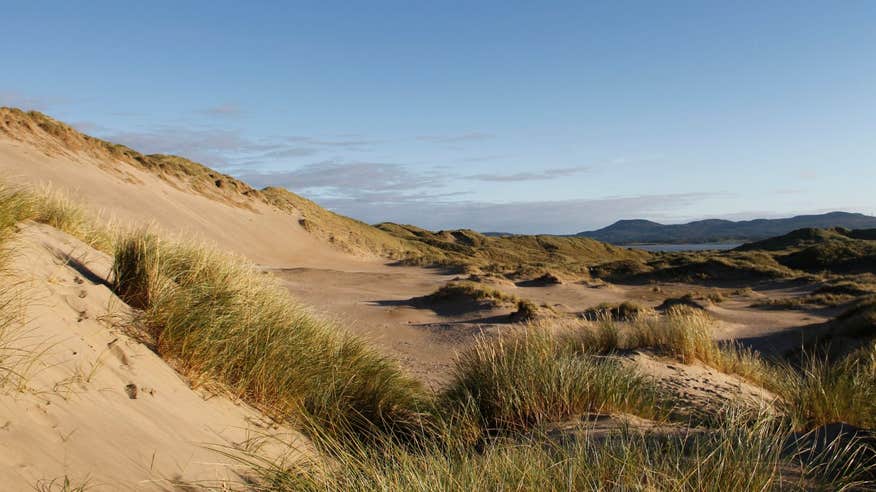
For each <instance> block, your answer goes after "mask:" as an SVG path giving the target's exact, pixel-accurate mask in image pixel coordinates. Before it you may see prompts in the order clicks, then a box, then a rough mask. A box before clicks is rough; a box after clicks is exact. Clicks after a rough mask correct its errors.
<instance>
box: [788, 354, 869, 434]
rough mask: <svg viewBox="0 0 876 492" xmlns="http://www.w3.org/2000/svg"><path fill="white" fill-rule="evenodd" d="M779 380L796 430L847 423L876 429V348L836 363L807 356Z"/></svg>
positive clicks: (812, 355)
mask: <svg viewBox="0 0 876 492" xmlns="http://www.w3.org/2000/svg"><path fill="white" fill-rule="evenodd" d="M784 372H785V374H784V377H778V378H776V379H775V383H774V384H775V385H776V386H777V387H776V388H775V390H776V392H777V393H778V394H779V395H781V396H782V406H783V409H784V411H785V413H786V414H787V415H789V416H790V417H791V418H792V420H793V422H794V425H795V427H796V428H798V429H811V428H814V427H817V426H819V425H824V424H828V423H832V422H846V423H848V424H851V425H855V426H858V427H863V428H865V429H876V345H873V344H872V343H871V346H870V347H868V348H864V349H863V350H861V351H859V352H857V353H855V354H852V355H850V356H847V357H845V358H844V359H842V360H840V361H832V360H830V359H828V358H827V357H824V356H818V355H816V354H806V355H805V356H804V357H803V361H802V363H801V364H800V365H799V366H798V367H795V366H791V365H786V366H785V368H784Z"/></svg>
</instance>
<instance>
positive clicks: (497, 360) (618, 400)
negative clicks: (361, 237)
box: [0, 187, 876, 490]
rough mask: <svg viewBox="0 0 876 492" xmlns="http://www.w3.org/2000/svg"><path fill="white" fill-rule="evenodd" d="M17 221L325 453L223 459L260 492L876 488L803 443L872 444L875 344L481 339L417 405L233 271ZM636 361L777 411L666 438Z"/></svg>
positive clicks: (152, 241) (633, 333)
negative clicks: (764, 395)
mask: <svg viewBox="0 0 876 492" xmlns="http://www.w3.org/2000/svg"><path fill="white" fill-rule="evenodd" d="M22 220H35V221H40V222H44V223H46V224H49V225H52V226H54V227H57V228H59V229H61V230H63V231H65V232H68V233H70V234H72V235H74V236H76V237H79V238H81V239H84V240H86V241H88V242H89V243H90V244H92V245H94V246H95V247H97V248H99V249H103V250H105V251H108V252H110V253H111V255H112V257H113V263H114V264H113V270H112V276H111V278H110V279H109V281H110V284H111V286H112V289H113V290H114V291H115V292H116V293H117V294H118V295H119V296H120V297H121V298H122V299H123V300H124V301H125V302H127V303H128V304H130V305H131V306H132V307H134V308H137V309H139V310H140V316H139V319H138V322H137V324H136V326H135V327H134V328H135V329H138V330H139V333H140V336H141V337H142V338H143V340H144V341H145V342H146V343H148V344H149V345H150V346H151V347H152V348H153V350H155V351H156V352H157V353H158V354H159V355H161V356H162V357H163V358H165V359H166V360H167V361H168V362H169V363H170V364H171V365H172V366H173V367H174V368H176V369H177V370H178V371H179V372H180V373H182V374H183V375H184V376H186V377H187V378H188V380H189V381H190V382H191V384H193V385H197V386H201V387H204V388H207V389H210V390H213V391H220V392H226V393H230V394H232V395H234V396H236V397H238V398H240V399H242V400H243V401H246V402H248V403H250V404H252V405H254V406H255V407H257V408H259V409H261V410H262V411H264V412H265V413H266V414H268V415H270V416H272V417H274V418H276V419H279V420H283V421H285V422H289V423H293V424H294V425H296V426H298V427H299V428H302V429H304V430H305V431H306V432H307V434H308V435H309V436H310V437H311V439H312V440H313V442H314V444H316V446H317V448H318V449H319V450H320V452H321V455H320V456H321V457H320V459H316V460H315V461H308V462H306V463H301V462H297V463H291V462H288V461H273V460H267V459H266V458H264V457H261V456H258V455H254V454H252V453H248V452H245V451H243V450H239V449H235V450H225V451H224V452H227V453H230V454H234V455H235V456H236V457H237V458H238V459H239V460H240V461H241V462H242V463H244V464H246V465H248V466H249V468H250V470H251V473H252V474H253V475H254V478H253V481H252V482H251V483H250V484H249V486H250V487H252V488H254V489H263V490H339V489H345V490H374V489H382V490H472V489H483V488H486V489H496V488H498V489H511V488H513V489H521V488H522V489H531V488H535V487H536V486H537V487H538V488H540V489H544V490H569V489H619V490H622V489H643V488H644V489H658V490H733V489H760V490H778V489H800V490H804V489H811V488H813V487H815V488H826V489H834V490H839V489H851V488H854V487H872V486H873V485H874V482H873V481H872V480H873V473H874V470H876V463H874V461H873V455H872V454H869V455H868V454H867V453H868V451H867V447H866V446H867V444H865V443H858V442H857V441H854V440H853V441H850V442H846V443H845V444H843V445H842V446H841V447H839V448H830V449H829V450H828V451H825V452H816V451H815V450H814V449H810V448H809V447H810V446H811V445H812V442H813V441H812V439H806V438H803V437H801V436H805V435H806V434H801V432H807V431H811V432H818V429H819V427H820V426H822V425H824V424H828V423H832V422H838V421H842V422H847V423H849V424H852V425H856V426H859V427H862V428H865V429H873V428H874V426H876V422H874V420H873V416H874V415H876V409H874V407H873V402H874V401H876V346H874V345H873V341H872V340H873V338H868V339H867V340H869V341H868V342H866V343H864V344H860V345H859V346H858V347H857V348H856V349H855V350H854V351H853V352H851V353H849V354H845V355H842V356H841V357H839V356H835V357H836V358H834V359H828V358H827V356H826V355H822V353H821V352H817V351H813V352H812V356H811V357H810V358H808V359H803V360H802V361H801V362H799V363H791V362H786V363H781V362H775V361H771V360H766V359H764V358H763V357H762V356H760V355H759V354H757V353H755V352H752V351H750V350H748V349H744V348H742V347H740V346H738V345H735V344H732V343H718V342H715V341H714V340H713V338H712V335H711V332H710V330H711V320H710V318H709V317H708V315H707V314H705V313H702V312H699V311H697V310H691V309H685V308H683V307H675V308H670V309H668V310H667V312H666V313H665V314H658V313H656V312H649V313H642V314H641V315H637V316H634V317H633V316H631V317H629V318H628V319H627V321H623V322H619V321H615V320H614V319H612V317H611V316H606V317H603V318H601V319H598V320H596V321H586V320H579V321H574V322H570V321H568V320H565V321H563V320H555V319H540V320H538V321H535V322H531V323H528V324H524V325H521V326H519V327H518V328H516V329H513V330H512V331H509V332H507V333H501V334H499V335H498V336H488V335H482V336H480V337H478V338H477V339H476V341H475V342H474V343H473V344H472V346H471V347H470V348H469V349H468V350H467V351H465V352H463V353H461V354H460V355H459V357H458V359H457V360H456V362H455V365H454V368H453V372H452V378H451V381H450V382H449V384H448V385H447V386H446V387H443V388H439V389H437V390H426V389H424V388H423V387H422V386H421V385H420V384H419V383H418V382H417V381H416V380H414V379H413V378H412V377H410V376H408V375H407V374H405V372H404V371H402V370H401V369H400V368H399V366H398V365H397V364H396V363H395V362H394V361H393V360H391V359H389V358H387V357H385V356H382V355H380V354H378V353H377V352H376V351H375V350H374V349H373V348H371V347H370V346H369V345H368V344H367V343H366V342H364V341H362V340H361V339H359V338H357V337H355V336H353V335H351V334H349V333H348V332H347V331H346V330H344V329H343V328H342V327H339V326H337V325H336V324H334V323H331V322H328V321H325V320H323V319H321V318H320V317H319V316H316V315H314V314H313V313H311V312H310V311H309V310H308V309H306V308H305V307H303V306H301V305H299V304H297V303H296V302H295V301H294V300H292V299H291V298H290V296H289V295H288V293H287V292H286V291H285V290H284V289H283V288H282V287H280V286H279V285H278V284H277V282H276V281H275V280H273V279H272V277H270V276H267V275H264V274H262V273H260V272H259V271H258V270H257V269H256V268H255V267H254V266H253V265H252V264H251V263H249V262H248V261H246V260H244V259H241V258H239V257H236V256H233V255H230V254H228V253H225V252H222V251H219V250H217V249H215V248H213V247H211V246H207V245H201V244H192V243H190V242H184V241H177V240H168V239H166V238H163V237H161V236H160V234H159V233H157V232H154V231H149V230H135V231H123V230H118V228H111V227H106V226H101V225H99V224H100V222H99V221H96V220H95V219H94V218H93V217H92V216H90V215H89V214H88V213H86V212H85V211H83V209H81V208H79V207H77V206H76V205H75V204H72V203H70V202H69V201H67V200H65V199H64V198H63V196H60V195H58V194H52V193H37V192H31V191H26V190H16V189H11V188H8V187H6V188H2V189H0V234H2V236H0V237H4V238H5V237H9V236H10V235H13V234H14V231H15V224H16V223H18V222H20V221H22ZM463 289H464V290H465V289H466V288H465V287H463ZM478 292H480V290H478ZM472 295H476V296H477V295H486V296H487V297H490V295H489V293H488V294H477V293H475V294H472ZM857 309H858V311H855V312H854V313H850V314H849V315H848V316H849V318H848V319H852V318H854V320H857V321H855V323H858V322H860V320H864V322H866V320H869V319H870V318H869V317H868V316H870V315H871V313H872V312H871V310H870V309H871V307H870V305H869V304H863V305H861V306H859V307H858V308H857ZM849 326H851V325H849ZM855 326H859V325H857V324H855ZM865 333H866V332H865ZM0 348H2V344H0ZM636 352H645V353H648V354H653V356H655V357H668V358H671V359H675V360H678V361H679V362H681V363H694V362H697V363H701V364H704V365H707V366H710V367H714V368H716V369H717V370H719V371H722V372H725V373H728V374H734V375H738V376H739V377H741V378H743V379H745V380H747V381H749V382H751V383H753V384H756V385H758V386H761V387H764V388H766V389H767V390H769V391H771V392H772V393H773V394H775V395H776V401H774V402H771V407H772V408H773V411H769V412H766V411H763V410H757V409H754V408H751V407H748V408H734V409H730V410H729V411H727V412H725V413H722V414H718V415H713V416H712V418H711V419H709V420H707V421H703V422H690V421H678V420H675V419H677V417H675V416H674V414H673V413H672V406H673V395H672V394H671V393H668V392H667V391H665V390H663V389H659V388H658V387H657V386H656V385H654V384H653V382H652V381H651V380H650V376H648V375H647V374H642V373H640V372H638V370H637V369H636V368H635V366H633V365H631V364H630V363H629V360H630V358H629V356H630V355H631V354H633V353H636ZM0 362H2V361H0ZM596 414H598V415H631V416H635V417H636V418H640V419H645V420H646V421H647V422H651V423H653V424H654V425H658V426H659V425H666V426H670V427H672V428H674V429H676V431H673V432H662V433H661V432H656V433H655V432H649V431H645V430H643V429H637V428H634V427H630V428H625V429H621V430H620V431H618V432H615V433H612V434H610V435H608V436H607V437H601V438H596V437H595V435H593V434H590V433H588V431H587V429H588V427H587V426H588V425H589V424H588V422H589V419H590V418H592V417H593V416H594V415H596ZM563 422H574V423H575V424H574V426H573V427H574V429H576V430H575V432H573V433H562V432H561V433H560V434H557V433H556V432H552V431H551V426H552V425H554V424H559V423H563ZM869 452H871V453H872V451H869ZM804 457H805V458H804ZM868 480H869V482H868Z"/></svg>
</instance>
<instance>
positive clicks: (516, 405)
mask: <svg viewBox="0 0 876 492" xmlns="http://www.w3.org/2000/svg"><path fill="white" fill-rule="evenodd" d="M591 345H592V341H589V340H588V343H582V339H581V338H580V337H579V336H576V335H575V334H573V333H572V332H552V331H548V330H541V329H538V328H537V327H529V328H528V329H525V330H524V331H523V332H521V333H517V334H511V335H503V336H500V337H498V338H495V339H485V338H481V339H479V340H478V341H476V342H475V344H474V346H473V347H471V348H470V349H469V350H467V351H466V352H464V353H462V354H461V355H460V356H459V357H458V360H457V362H456V365H455V368H454V377H453V381H452V383H451V385H450V386H449V387H448V389H447V390H446V391H445V393H444V395H443V400H444V405H445V406H450V407H457V408H465V407H470V408H473V409H475V417H476V418H477V419H479V420H480V421H481V422H482V423H483V425H484V426H485V427H486V429H485V430H487V431H489V430H495V429H505V430H520V429H527V428H531V427H533V426H537V425H540V424H544V423H548V422H557V421H562V420H564V419H569V418H573V417H577V416H581V415H583V414H586V413H590V412H597V413H611V412H628V413H633V414H637V415H640V416H645V417H657V416H658V415H659V413H660V412H659V410H658V405H657V399H658V398H657V394H656V392H655V391H654V390H653V389H652V388H653V386H652V385H650V384H649V383H648V380H647V379H645V378H644V377H642V376H640V375H638V374H636V373H635V372H634V371H633V370H632V369H630V368H629V367H626V366H624V365H622V364H621V363H620V362H619V361H618V360H615V359H613V358H611V357H605V356H597V355H596V354H594V353H593V351H592V348H591Z"/></svg>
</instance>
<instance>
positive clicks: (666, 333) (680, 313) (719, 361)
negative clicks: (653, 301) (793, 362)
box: [625, 306, 777, 389]
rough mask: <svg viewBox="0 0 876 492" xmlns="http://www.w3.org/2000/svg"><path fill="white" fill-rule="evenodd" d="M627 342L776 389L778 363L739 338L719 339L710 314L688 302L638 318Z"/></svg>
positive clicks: (631, 346)
mask: <svg viewBox="0 0 876 492" xmlns="http://www.w3.org/2000/svg"><path fill="white" fill-rule="evenodd" d="M625 345H626V346H627V347H628V348H651V349H655V350H657V351H659V352H661V353H663V354H666V355H669V356H671V357H674V358H676V359H678V360H679V361H681V362H684V363H691V362H693V361H699V362H701V363H703V364H705V365H708V366H710V367H713V368H715V369H717V370H719V371H721V372H724V373H727V374H736V375H738V376H740V377H742V378H744V379H747V380H749V381H751V382H753V383H755V384H759V385H762V386H764V387H766V388H767V389H772V388H771V387H772V382H773V380H774V378H775V376H776V374H777V373H776V370H775V366H774V365H772V364H770V363H768V362H767V361H765V360H764V359H763V358H762V357H761V356H760V355H759V354H758V353H756V352H754V351H753V350H751V349H749V348H746V347H743V346H742V345H740V344H738V343H735V342H726V343H719V342H716V341H715V340H714V339H713V338H712V321H711V319H710V318H709V316H708V314H706V313H704V312H702V311H700V310H697V309H692V308H688V307H684V306H674V307H672V308H670V309H669V310H668V311H667V313H666V316H650V317H640V318H638V319H637V320H636V322H635V323H633V324H632V325H631V327H630V332H629V335H628V340H627V341H626V343H625Z"/></svg>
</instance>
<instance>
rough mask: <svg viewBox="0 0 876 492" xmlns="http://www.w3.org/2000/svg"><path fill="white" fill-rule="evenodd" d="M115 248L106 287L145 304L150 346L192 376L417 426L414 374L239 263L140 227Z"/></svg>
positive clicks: (311, 410)
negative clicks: (110, 282)
mask: <svg viewBox="0 0 876 492" xmlns="http://www.w3.org/2000/svg"><path fill="white" fill-rule="evenodd" d="M114 256H115V263H114V265H113V287H114V289H115V290H116V292H118V293H119V295H120V296H121V297H122V299H123V300H125V301H126V302H129V303H131V304H132V305H134V306H137V307H140V308H142V309H143V320H142V321H143V323H144V325H145V326H146V327H148V329H149V330H150V331H151V333H152V335H153V337H154V340H155V348H156V350H157V352H158V353H159V354H160V355H161V356H162V357H165V358H167V359H170V360H172V361H173V362H174V363H175V365H176V367H177V368H178V369H179V370H180V371H181V372H183V373H184V374H185V375H187V376H188V377H190V378H191V379H192V380H193V381H195V382H199V381H218V382H220V383H221V384H223V385H225V386H226V387H227V388H228V389H229V390H230V391H232V392H233V393H234V394H236V395H237V396H239V397H240V398H242V399H244V400H246V401H248V402H251V403H253V404H255V405H256V406H258V407H260V408H262V409H264V410H266V411H268V412H269V413H271V414H273V415H275V416H279V417H284V418H294V417H295V415H297V414H304V415H307V416H309V417H310V418H311V419H312V421H313V422H316V423H318V424H319V425H320V426H322V427H326V428H337V429H348V428H350V429H356V431H357V432H364V433H369V432H372V431H375V432H376V431H386V430H391V431H393V432H395V431H411V430H413V429H415V428H416V426H417V425H418V422H419V417H420V414H419V412H420V410H421V407H422V406H423V405H424V404H425V402H426V398H425V397H424V393H423V391H422V389H421V388H420V385H419V384H418V383H417V382H416V381H415V380H413V379H412V378H410V377H408V376H406V375H405V374H403V372H402V371H401V369H400V368H399V367H398V366H397V364H395V363H394V362H393V361H391V360H389V359H387V358H385V357H383V356H381V355H379V354H377V353H376V352H375V351H374V350H373V349H372V348H370V347H369V346H367V345H366V344H365V343H363V342H362V341H361V340H360V339H358V338H356V337H354V336H352V335H350V334H348V333H347V332H346V331H344V330H342V329H340V328H339V327H337V326H335V325H333V324H332V323H329V322H327V321H324V320H322V319H320V318H319V317H317V316H314V315H313V314H311V313H310V312H309V311H308V310H307V309H305V308H304V307H303V306H301V305H299V304H297V303H295V302H294V301H293V300H292V299H291V297H290V296H289V293H288V292H287V291H286V290H285V289H283V288H282V287H281V286H280V285H279V284H278V283H277V282H276V281H275V280H273V279H272V278H271V277H269V276H266V275H263V274H260V273H259V272H258V271H256V270H255V268H254V267H253V265H251V264H250V263H248V262H247V261H244V260H242V259H240V258H237V257H234V256H231V255H228V254H226V253H223V252H220V251H218V250H215V249H212V248H210V247H206V246H200V245H192V244H183V243H173V242H164V241H162V240H161V239H159V238H158V237H157V236H156V235H154V234H152V233H150V232H147V231H140V232H136V233H133V234H130V235H127V236H124V237H122V238H120V239H119V240H118V242H117V244H116V248H115V254H114Z"/></svg>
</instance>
